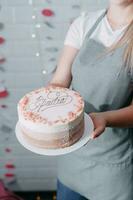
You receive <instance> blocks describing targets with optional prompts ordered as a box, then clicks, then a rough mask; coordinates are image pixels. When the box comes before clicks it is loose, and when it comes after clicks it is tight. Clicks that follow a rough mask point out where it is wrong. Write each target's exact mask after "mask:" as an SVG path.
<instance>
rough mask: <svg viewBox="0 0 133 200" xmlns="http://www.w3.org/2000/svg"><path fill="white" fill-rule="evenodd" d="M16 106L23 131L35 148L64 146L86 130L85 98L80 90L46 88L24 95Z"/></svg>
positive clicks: (76, 139)
mask: <svg viewBox="0 0 133 200" xmlns="http://www.w3.org/2000/svg"><path fill="white" fill-rule="evenodd" d="M17 109H18V118H19V127H20V130H21V134H22V136H23V138H24V139H25V140H26V141H27V142H28V143H29V144H31V145H33V146H35V147H39V148H45V149H57V148H65V147H68V146H71V145H72V144H74V143H76V142H77V141H78V140H79V139H80V138H81V137H82V135H83V133H84V100H83V98H82V96H81V95H80V94H79V93H78V92H77V91H74V90H71V89H68V88H64V87H59V86H53V85H50V86H48V87H43V88H40V89H37V90H34V91H32V92H29V93H27V94H26V95H25V96H24V97H22V98H21V99H20V101H19V102H18V107H17Z"/></svg>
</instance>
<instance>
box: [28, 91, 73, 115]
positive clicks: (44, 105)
mask: <svg viewBox="0 0 133 200" xmlns="http://www.w3.org/2000/svg"><path fill="white" fill-rule="evenodd" d="M71 101H72V96H70V95H68V94H67V93H66V92H52V91H51V92H49V93H48V94H47V95H45V96H43V94H42V95H40V96H39V97H37V98H36V99H35V101H34V102H32V103H31V104H30V105H29V110H30V111H35V112H43V111H45V110H46V109H48V108H51V107H56V106H64V105H66V104H69V103H70V102H71Z"/></svg>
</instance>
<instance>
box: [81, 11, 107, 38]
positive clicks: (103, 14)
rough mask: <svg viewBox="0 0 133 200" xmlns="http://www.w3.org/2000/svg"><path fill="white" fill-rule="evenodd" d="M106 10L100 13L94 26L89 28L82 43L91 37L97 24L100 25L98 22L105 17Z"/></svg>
mask: <svg viewBox="0 0 133 200" xmlns="http://www.w3.org/2000/svg"><path fill="white" fill-rule="evenodd" d="M106 13H107V10H106V11H104V12H103V13H102V15H100V17H98V19H97V20H96V22H95V23H94V25H93V26H92V27H91V29H90V30H89V31H88V33H87V34H86V36H85V39H84V41H85V40H86V38H89V37H90V36H91V34H92V33H93V32H94V30H95V29H96V28H97V26H98V24H99V23H100V21H101V20H102V19H103V18H104V16H105V15H106Z"/></svg>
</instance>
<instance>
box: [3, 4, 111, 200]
mask: <svg viewBox="0 0 133 200" xmlns="http://www.w3.org/2000/svg"><path fill="white" fill-rule="evenodd" d="M107 2H108V1H107V0H106V1H105V0H0V179H1V180H3V181H4V183H5V185H6V186H7V187H8V188H9V189H10V190H12V191H15V192H17V191H19V192H23V191H25V192H26V191H27V192H29V191H35V192H36V194H37V192H38V191H43V192H48V191H49V192H50V191H56V170H57V165H56V162H57V160H56V159H57V158H56V157H48V156H39V155H36V154H34V153H31V152H30V151H28V150H26V149H24V148H23V147H22V146H21V145H20V144H19V143H18V141H17V140H16V137H15V125H16V122H17V120H18V118H17V103H18V101H19V99H20V98H21V97H22V96H23V95H24V94H25V93H27V92H29V91H31V90H34V89H36V88H39V87H42V86H45V85H46V83H47V81H48V80H50V79H51V77H52V74H53V73H54V70H55V69H56V63H57V60H58V56H59V54H60V51H61V49H62V47H63V42H64V39H65V35H66V33H67V30H68V28H69V26H70V24H71V23H72V21H73V20H74V19H75V18H76V17H77V16H79V15H80V14H82V13H83V12H84V11H92V10H97V9H101V8H104V7H105V6H106V4H107ZM53 198H54V197H53ZM33 199H34V198H33ZM38 199H39V198H38ZM44 199H45V200H46V198H44ZM51 199H52V197H51ZM28 200H30V198H29V197H28Z"/></svg>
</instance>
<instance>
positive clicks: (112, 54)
mask: <svg viewBox="0 0 133 200" xmlns="http://www.w3.org/2000/svg"><path fill="white" fill-rule="evenodd" d="M132 69H133V0H110V1H109V7H108V9H107V10H102V11H98V12H95V13H91V14H89V13H88V14H86V15H84V16H80V17H79V18H77V19H76V20H75V21H74V22H73V23H72V25H71V27H70V29H69V31H68V34H67V37H66V40H65V46H64V49H63V52H62V54H61V57H60V59H59V63H58V67H57V70H56V72H55V74H54V77H53V79H52V80H51V82H50V84H54V85H59V86H63V87H69V86H70V84H71V85H72V89H73V90H76V91H78V92H79V93H80V94H81V95H82V96H83V98H84V100H85V112H86V113H88V114H89V115H90V117H91V118H92V120H93V122H94V127H95V129H94V131H93V133H92V138H93V140H92V141H91V142H88V143H87V144H86V145H84V146H83V147H82V148H80V149H78V150H77V151H75V152H73V153H70V154H67V155H64V156H60V157H59V159H58V182H57V199H58V200H79V199H80V200H81V199H82V200H85V199H89V200H133V104H132V98H133V87H132V83H133V73H132Z"/></svg>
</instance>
